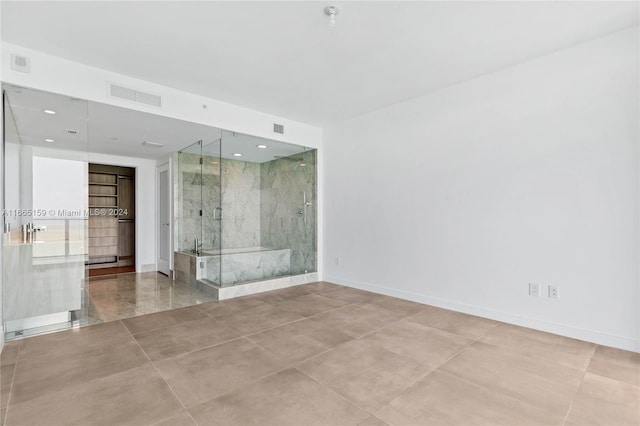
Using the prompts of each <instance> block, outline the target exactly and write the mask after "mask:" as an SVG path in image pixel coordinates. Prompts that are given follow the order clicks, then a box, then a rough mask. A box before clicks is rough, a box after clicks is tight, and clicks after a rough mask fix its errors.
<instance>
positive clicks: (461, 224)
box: [324, 27, 640, 350]
mask: <svg viewBox="0 0 640 426" xmlns="http://www.w3.org/2000/svg"><path fill="white" fill-rule="evenodd" d="M638 61H639V59H638V27H635V28H632V29H628V30H625V31H622V32H619V33H616V34H613V35H610V36H607V37H603V38H600V39H597V40H593V41H590V42H587V43H584V44H580V45H577V46H575V47H572V48H569V49H565V50H562V51H559V52H556V53H554V54H552V55H548V56H545V57H542V58H538V59H536V60H533V61H530V62H527V63H523V64H520V65H517V66H514V67H511V68H508V69H505V70H502V71H499V72H495V73H492V74H489V75H485V76H482V77H479V78H476V79H474V80H471V81H468V82H465V83H462V84H458V85H456V86H452V87H449V88H446V89H443V90H440V91H438V92H434V93H431V94H429V95H426V96H422V97H419V98H416V99H413V100H409V101H406V102H403V103H399V104H396V105H393V106H389V107H387V108H384V109H382V110H378V111H375V112H371V113H368V114H366V115H363V116H360V117H357V118H355V119H352V120H349V121H346V122H343V123H339V124H336V125H333V126H331V127H330V128H328V129H325V161H326V165H325V178H324V193H325V204H324V219H325V231H324V240H325V259H326V261H325V268H324V272H325V274H324V279H326V280H329V281H332V282H336V283H341V284H346V285H352V286H355V287H360V288H365V289H370V290H374V291H379V292H382V293H387V294H391V295H396V296H399V297H404V298H407V299H413V300H418V301H423V302H426V303H429V304H433V305H437V306H442V307H445V308H450V309H454V310H459V311H463V312H468V313H473V314H478V315H482V316H485V317H489V318H494V319H498V320H503V321H506V322H510V323H515V324H520V325H525V326H529V327H533V328H537V329H541V330H546V331H550V332H554V333H558V334H564V335H567V336H573V337H576V338H581V339H585V340H590V341H594V342H598V343H602V344H606V345H611V346H617V347H621V348H627V349H632V350H640V338H639V335H640V316H639V315H640V295H639V290H638V277H639V269H638V255H639V250H638V241H639V240H638V237H639V234H638V231H639V228H638V226H639V207H638V202H639V195H638V190H639V176H638V159H639V153H638V139H639V128H638V126H639V118H638V116H639V108H638V104H639V94H638V90H639V88H638V76H639V74H638V73H639V66H638ZM336 257H340V259H341V264H340V266H338V265H336V263H335V258H336ZM529 282H536V283H540V284H541V285H542V290H543V291H542V294H543V296H542V297H539V298H534V297H530V296H528V283H529ZM548 285H555V286H559V289H560V299H558V300H552V299H549V298H548V297H546V290H547V286H548Z"/></svg>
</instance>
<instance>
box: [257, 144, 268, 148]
mask: <svg viewBox="0 0 640 426" xmlns="http://www.w3.org/2000/svg"><path fill="white" fill-rule="evenodd" d="M256 146H257V147H258V148H260V149H267V146H266V145H263V144H260V145H256Z"/></svg>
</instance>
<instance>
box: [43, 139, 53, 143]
mask: <svg viewBox="0 0 640 426" xmlns="http://www.w3.org/2000/svg"><path fill="white" fill-rule="evenodd" d="M44 141H45V142H49V143H52V142H53V139H45V140H44Z"/></svg>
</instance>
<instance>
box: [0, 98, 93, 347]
mask: <svg viewBox="0 0 640 426" xmlns="http://www.w3.org/2000/svg"><path fill="white" fill-rule="evenodd" d="M3 89H4V90H3V102H4V114H5V117H4V120H5V121H4V122H5V126H4V135H3V155H4V158H3V165H4V213H5V214H4V215H3V227H4V229H3V245H2V256H3V263H2V264H3V270H2V273H3V310H2V312H3V322H4V330H5V338H6V339H7V340H10V339H13V338H16V337H19V336H27V335H33V334H39V333H43V332H48V331H52V330H58V329H64V328H68V327H69V326H70V325H73V324H79V323H83V322H85V323H86V316H84V312H83V311H82V309H81V308H82V305H83V303H82V300H83V297H84V295H83V286H84V278H85V269H84V265H85V261H86V260H87V256H88V254H89V253H88V247H89V245H88V227H89V226H91V225H92V222H91V220H92V218H89V216H88V215H87V207H88V205H87V193H88V190H89V185H88V181H87V138H86V134H87V124H86V123H87V102H86V101H82V100H78V99H73V98H68V97H57V96H54V97H52V96H51V95H49V94H47V93H44V92H37V91H28V90H25V89H21V88H17V87H13V86H4V87H3ZM32 104H38V105H46V107H47V108H51V110H45V111H44V113H43V112H42V110H40V109H35V108H31V107H30V106H31V105H32ZM54 111H58V114H59V115H61V116H63V117H64V118H65V119H66V120H67V122H68V123H72V125H73V126H74V131H75V133H74V134H73V135H70V134H61V132H60V131H57V132H56V130H57V129H56V127H55V125H54V124H53V120H52V119H50V118H51V117H50V116H49V114H51V115H52V114H53V113H54ZM16 117H21V118H22V121H20V120H19V119H17V118H16ZM25 121H26V122H27V123H28V122H41V123H42V129H46V131H47V132H48V133H47V136H49V137H52V138H55V139H56V142H57V143H58V144H59V145H65V146H66V147H67V148H68V150H67V151H63V150H58V149H53V148H52V147H51V143H50V142H53V139H51V140H43V138H41V137H40V133H39V132H40V131H41V130H42V129H41V128H37V129H36V128H34V127H33V126H32V127H28V126H26V125H25Z"/></svg>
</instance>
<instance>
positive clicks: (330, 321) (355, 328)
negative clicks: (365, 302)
mask: <svg viewBox="0 0 640 426" xmlns="http://www.w3.org/2000/svg"><path fill="white" fill-rule="evenodd" d="M354 312H358V311H357V310H354V309H352V307H345V308H340V309H332V310H331V311H328V312H325V313H323V314H319V315H315V316H313V317H311V318H310V319H311V320H312V321H316V322H319V323H321V324H324V325H326V326H328V327H333V328H335V329H336V330H340V331H341V332H343V333H345V334H347V335H349V336H351V337H361V336H364V335H365V334H369V333H371V332H372V331H374V330H378V329H379V328H381V327H382V326H380V325H374V324H372V323H371V322H370V321H366V319H365V318H363V317H362V316H359V315H358V314H355V315H354Z"/></svg>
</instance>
